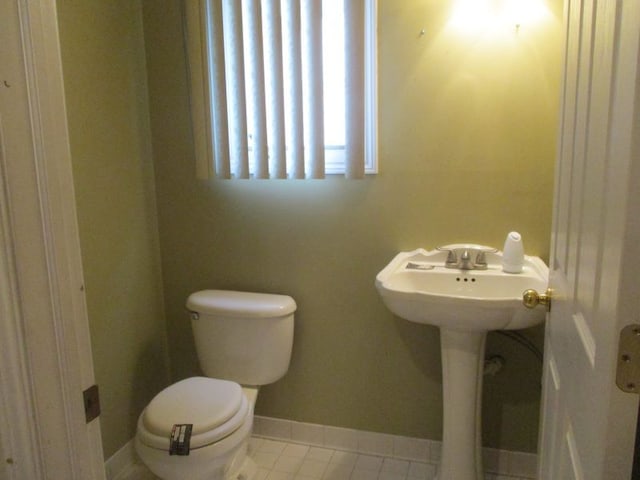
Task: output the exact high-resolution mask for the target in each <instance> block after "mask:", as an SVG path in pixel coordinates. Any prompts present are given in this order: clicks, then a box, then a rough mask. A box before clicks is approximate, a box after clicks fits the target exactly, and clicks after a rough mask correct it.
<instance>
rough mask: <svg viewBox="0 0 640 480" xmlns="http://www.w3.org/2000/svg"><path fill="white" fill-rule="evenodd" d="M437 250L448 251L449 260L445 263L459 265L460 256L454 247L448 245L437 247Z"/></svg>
mask: <svg viewBox="0 0 640 480" xmlns="http://www.w3.org/2000/svg"><path fill="white" fill-rule="evenodd" d="M436 250H438V251H440V252H447V260H446V261H445V265H449V266H451V265H454V266H455V265H457V264H458V257H457V256H456V251H455V250H454V249H453V248H448V247H436Z"/></svg>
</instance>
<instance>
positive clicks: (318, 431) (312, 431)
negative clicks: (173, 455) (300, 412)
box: [253, 415, 538, 479]
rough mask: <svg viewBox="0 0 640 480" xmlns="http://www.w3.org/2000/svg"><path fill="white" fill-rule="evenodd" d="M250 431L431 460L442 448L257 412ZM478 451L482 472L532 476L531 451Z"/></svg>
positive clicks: (418, 440) (425, 441)
mask: <svg viewBox="0 0 640 480" xmlns="http://www.w3.org/2000/svg"><path fill="white" fill-rule="evenodd" d="M253 434H254V436H256V437H263V438H270V439H274V440H281V441H286V442H293V443H302V444H305V445H313V446H318V447H325V448H331V449H336V450H345V451H350V452H355V453H360V454H367V455H379V456H384V457H393V458H397V459H402V460H410V461H418V462H427V463H432V464H437V463H438V462H439V460H440V452H441V449H442V442H439V441H437V440H429V439H424V438H412V437H403V436H398V435H389V434H384V433H375V432H367V431H363V430H354V429H349V428H339V427H330V426H324V425H318V424H311V423H303V422H295V421H292V420H283V419H278V418H270V417H261V416H258V415H256V416H255V418H254V426H253ZM482 454H483V463H484V471H485V472H486V473H491V474H494V475H505V476H509V477H517V478H527V479H529V478H530V479H535V478H536V468H537V460H538V456H537V455H536V454H534V453H527V452H515V451H510V450H499V449H495V448H484V449H483V452H482Z"/></svg>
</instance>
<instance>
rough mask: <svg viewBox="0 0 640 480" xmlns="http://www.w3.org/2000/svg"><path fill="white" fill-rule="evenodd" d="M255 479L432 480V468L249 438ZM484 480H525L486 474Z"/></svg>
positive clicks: (406, 461) (392, 459)
mask: <svg viewBox="0 0 640 480" xmlns="http://www.w3.org/2000/svg"><path fill="white" fill-rule="evenodd" d="M250 452H251V456H252V458H253V459H254V460H255V462H256V464H257V465H258V475H257V478H256V479H255V480H434V479H435V475H436V465H434V464H431V463H423V462H415V461H408V460H400V459H396V458H392V457H382V456H376V455H364V454H358V453H353V452H345V451H341V450H333V449H330V448H323V447H316V446H307V445H303V444H296V443H287V442H282V441H277V440H270V439H262V438H256V437H254V438H252V440H251V447H250ZM485 480H525V479H521V478H518V477H510V476H503V475H493V474H486V476H485Z"/></svg>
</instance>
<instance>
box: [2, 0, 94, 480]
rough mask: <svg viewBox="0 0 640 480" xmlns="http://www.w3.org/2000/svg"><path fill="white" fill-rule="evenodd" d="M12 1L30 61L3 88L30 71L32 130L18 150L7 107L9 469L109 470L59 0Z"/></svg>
mask: <svg viewBox="0 0 640 480" xmlns="http://www.w3.org/2000/svg"><path fill="white" fill-rule="evenodd" d="M11 2H12V4H13V5H11V6H10V7H8V8H7V9H8V10H10V11H11V12H13V13H12V15H14V18H9V19H6V21H9V22H16V21H17V22H18V24H19V36H20V39H19V42H20V44H21V45H22V51H21V52H19V55H21V56H22V58H21V60H22V66H23V67H24V71H20V72H16V71H13V72H12V71H11V70H9V71H5V72H3V73H2V75H3V76H4V75H7V77H5V78H3V79H0V80H2V81H3V85H0V88H6V89H9V88H10V87H11V85H10V82H9V81H7V82H6V83H4V82H5V79H6V78H20V79H21V81H24V83H25V85H24V89H26V98H25V99H24V100H23V103H22V104H21V105H22V107H21V108H26V110H27V115H28V117H29V125H30V127H31V132H30V135H29V134H27V135H26V140H25V141H24V143H25V144H26V143H30V144H29V145H22V144H21V146H24V152H26V153H25V155H24V156H22V155H20V156H16V155H12V153H11V152H10V151H8V150H7V149H5V148H4V147H5V146H7V145H9V143H8V141H9V138H11V135H12V132H11V130H10V125H11V120H12V113H15V114H16V115H17V113H16V112H17V110H18V109H17V108H15V109H14V110H12V108H13V107H11V106H9V107H8V108H7V112H6V113H7V115H6V116H5V118H4V119H3V118H1V117H0V147H2V148H0V174H1V176H0V184H1V185H0V302H1V303H0V313H1V314H2V318H0V323H1V325H2V331H3V335H1V336H0V360H1V361H2V365H0V387H1V390H0V391H1V392H2V394H0V426H1V427H6V429H5V430H4V432H5V433H7V435H6V436H5V435H3V437H4V438H2V439H1V442H2V443H0V453H1V454H2V456H3V458H0V461H1V463H2V464H3V467H4V470H2V469H0V473H3V474H4V473H6V474H7V476H6V478H9V479H21V478H33V479H45V478H67V479H77V480H103V479H104V478H105V473H104V458H103V453H102V439H101V432H100V423H99V421H98V420H93V421H91V422H89V423H87V422H86V421H85V414H84V401H83V395H82V392H83V390H85V389H86V388H88V387H89V386H91V385H92V384H93V383H94V373H93V358H92V354H91V342H90V335H89V322H88V316H87V312H86V304H85V296H84V287H83V285H84V281H83V274H82V263H81V255H80V240H79V232H78V225H77V218H76V205H75V194H74V189H73V175H72V165H71V153H70V146H69V136H68V132H67V123H66V108H65V97H64V84H63V75H62V61H61V54H60V42H59V36H58V20H57V12H56V2H55V0H38V1H33V0H11ZM16 70H17V69H16ZM20 87H23V86H22V85H21V86H20ZM19 90H20V89H16V96H19V95H22V94H21V93H19ZM7 91H8V90H7ZM25 103H26V104H27V105H25ZM11 105H13V104H11ZM3 120H4V125H3V123H2V122H3ZM20 138H22V137H20ZM25 179H26V181H25ZM25 240H26V241H25ZM4 332H6V334H4ZM3 478H4V477H3Z"/></svg>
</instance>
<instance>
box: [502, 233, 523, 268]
mask: <svg viewBox="0 0 640 480" xmlns="http://www.w3.org/2000/svg"><path fill="white" fill-rule="evenodd" d="M523 264H524V247H523V246H522V235H520V234H519V233H518V232H509V234H508V235H507V238H506V239H505V241H504V249H503V251H502V271H504V272H506V273H520V272H522V265H523Z"/></svg>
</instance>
